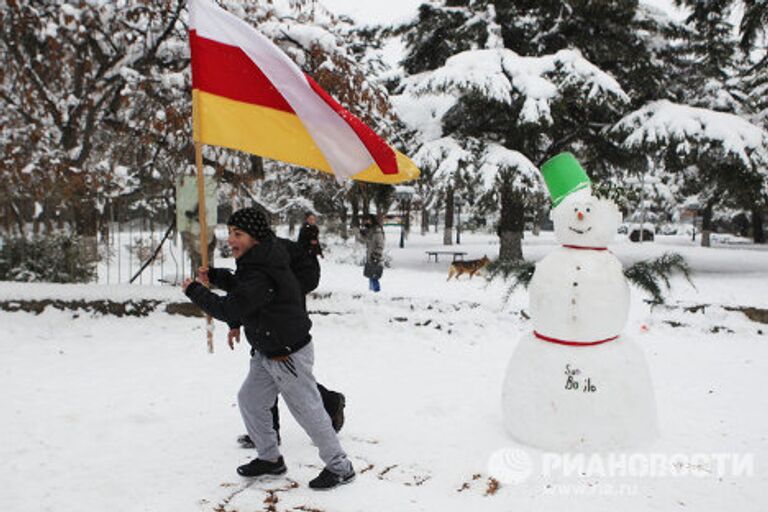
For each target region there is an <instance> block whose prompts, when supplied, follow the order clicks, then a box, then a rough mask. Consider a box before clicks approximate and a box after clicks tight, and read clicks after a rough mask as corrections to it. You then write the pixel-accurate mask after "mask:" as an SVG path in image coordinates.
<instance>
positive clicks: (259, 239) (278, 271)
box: [183, 208, 355, 489]
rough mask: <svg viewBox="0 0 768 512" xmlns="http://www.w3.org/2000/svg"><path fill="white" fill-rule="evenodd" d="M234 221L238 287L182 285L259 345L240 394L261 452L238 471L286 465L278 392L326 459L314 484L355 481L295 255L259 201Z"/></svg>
mask: <svg viewBox="0 0 768 512" xmlns="http://www.w3.org/2000/svg"><path fill="white" fill-rule="evenodd" d="M227 224H228V226H229V238H228V240H227V241H228V243H229V246H230V248H231V249H232V255H233V256H234V258H235V261H236V265H237V270H236V271H235V275H234V279H235V286H234V287H232V288H230V292H229V293H228V294H227V295H226V296H223V297H222V296H219V295H216V294H214V293H212V292H210V291H209V290H208V289H207V288H206V287H205V286H203V284H202V283H201V280H199V279H198V280H195V281H192V280H191V279H188V280H187V281H185V282H184V285H183V287H184V291H185V293H186V295H187V296H188V297H189V298H190V299H191V300H192V302H194V303H195V304H197V305H198V306H199V307H200V308H201V309H202V310H203V311H205V312H206V313H208V314H210V315H211V316H213V317H214V318H216V319H217V320H221V321H223V322H227V323H228V324H230V325H242V326H243V327H244V328H245V336H246V338H247V339H248V342H249V343H250V344H251V347H252V348H251V363H250V371H249V372H248V376H247V377H246V378H245V382H243V385H242V387H241V388H240V392H239V393H238V396H237V399H238V405H239V407H240V413H241V415H242V417H243V421H244V422H245V427H246V430H247V431H248V435H249V436H250V437H251V439H252V440H253V442H254V444H255V445H256V450H257V452H258V457H257V458H255V459H253V460H252V461H251V462H249V463H248V464H245V465H243V466H240V467H238V468H237V472H238V473H239V474H240V475H242V476H246V477H259V476H263V475H282V474H283V473H285V472H286V471H287V468H286V466H285V463H284V461H283V457H282V456H281V455H280V450H279V448H278V443H277V435H276V433H275V430H274V428H273V425H272V414H271V413H270V408H271V407H272V405H273V404H274V403H275V399H276V398H277V395H278V393H279V394H281V395H282V396H283V399H284V400H285V402H286V404H287V405H288V409H289V410H290V411H291V414H293V416H294V417H295V418H296V421H297V422H298V423H299V425H301V427H302V428H303V429H304V431H305V432H306V433H307V434H308V435H309V437H310V438H311V439H312V441H313V442H314V444H315V445H316V446H317V448H318V451H319V452H320V458H321V459H322V460H323V462H324V463H325V468H324V469H323V470H322V472H321V473H320V474H319V475H318V476H317V477H316V478H314V479H313V480H312V481H310V482H309V486H310V487H311V488H313V489H330V488H333V487H336V486H338V485H341V484H346V483H349V482H351V481H352V480H353V479H354V477H355V471H354V469H353V468H352V464H351V463H350V461H349V459H348V458H347V455H346V453H344V450H343V449H342V448H341V444H340V443H339V440H338V438H337V437H336V432H335V431H334V430H333V426H332V425H331V419H330V418H329V417H328V414H327V413H326V411H325V409H324V408H323V402H322V400H321V398H320V393H319V392H318V391H317V385H316V383H315V378H314V376H313V375H312V365H313V363H314V348H313V345H312V336H311V335H310V334H309V330H310V328H311V326H312V322H311V321H310V319H309V316H307V312H306V310H305V309H304V307H303V305H302V293H301V290H300V288H299V283H298V281H297V280H296V278H295V277H294V275H293V273H292V272H291V269H290V267H289V265H288V264H289V258H288V254H287V252H286V251H285V249H283V247H282V246H281V245H280V244H279V243H278V242H277V239H276V238H275V234H274V233H273V232H272V230H271V229H270V228H269V224H268V222H267V218H266V216H265V215H264V214H263V213H261V212H260V211H258V210H256V209H255V208H244V209H242V210H238V211H237V212H235V213H234V214H232V216H231V217H230V219H229V221H228V222H227Z"/></svg>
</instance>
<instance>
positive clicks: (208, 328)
mask: <svg viewBox="0 0 768 512" xmlns="http://www.w3.org/2000/svg"><path fill="white" fill-rule="evenodd" d="M192 118H193V121H192V122H193V126H192V132H193V139H194V142H195V166H196V167H197V212H198V219H199V221H200V262H201V263H200V264H201V265H202V266H203V267H208V220H207V218H206V217H207V216H206V214H205V212H206V210H205V176H204V175H203V143H202V142H200V109H199V108H198V92H197V91H196V90H194V89H193V90H192ZM194 271H195V272H197V269H194ZM206 286H207V285H206ZM205 324H206V325H205V332H206V337H207V340H208V352H209V353H211V354H212V353H213V319H212V318H211V315H206V316H205Z"/></svg>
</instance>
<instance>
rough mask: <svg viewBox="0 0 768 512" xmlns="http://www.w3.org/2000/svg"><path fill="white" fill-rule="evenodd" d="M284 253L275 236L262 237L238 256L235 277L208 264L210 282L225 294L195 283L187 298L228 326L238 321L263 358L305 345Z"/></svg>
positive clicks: (305, 329)
mask: <svg viewBox="0 0 768 512" xmlns="http://www.w3.org/2000/svg"><path fill="white" fill-rule="evenodd" d="M289 261H290V260H289V258H288V253H287V252H286V250H285V248H284V247H283V246H282V245H281V244H280V243H278V241H277V239H276V238H274V237H270V238H267V239H265V240H262V241H261V242H260V243H259V244H257V245H255V246H253V247H252V248H251V249H250V250H249V251H248V252H246V253H245V254H243V255H242V256H241V257H240V259H238V260H237V262H236V263H237V270H236V271H235V273H234V275H233V274H231V273H230V272H229V271H228V270H226V269H215V268H210V269H209V271H208V278H209V280H210V282H211V284H213V285H215V286H218V287H219V288H221V289H223V290H225V291H226V292H227V295H226V296H223V297H222V296H220V295H216V294H215V293H212V292H211V291H209V290H208V289H207V288H206V287H205V286H203V285H201V284H200V283H198V282H193V283H192V284H190V285H189V286H188V287H187V291H186V294H187V296H188V297H189V298H190V299H191V300H192V302H194V303H195V304H197V305H198V306H199V307H200V309H202V310H203V311H205V312H206V313H208V314H209V315H211V316H212V317H214V318H216V319H217V320H221V321H223V322H227V323H228V324H229V325H230V327H237V326H240V325H242V326H243V327H244V328H245V336H246V338H247V339H248V343H250V344H251V346H252V347H253V348H254V349H256V350H258V351H259V352H261V353H262V354H264V355H266V356H268V357H275V356H282V355H288V354H291V353H293V352H296V351H297V350H299V349H300V348H302V347H304V346H305V345H306V344H307V343H309V342H310V341H311V339H312V337H311V336H310V334H309V330H310V328H311V327H312V321H311V320H310V319H309V316H307V312H306V310H305V309H304V306H303V301H302V297H303V295H302V292H301V290H300V288H299V283H298V281H297V280H296V277H295V276H294V275H293V272H292V271H291V269H290V267H289Z"/></svg>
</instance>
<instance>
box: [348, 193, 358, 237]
mask: <svg viewBox="0 0 768 512" xmlns="http://www.w3.org/2000/svg"><path fill="white" fill-rule="evenodd" d="M349 202H350V203H351V205H352V221H351V222H350V227H352V228H353V229H357V228H359V227H360V192H359V191H358V189H357V185H352V188H351V189H350V191H349Z"/></svg>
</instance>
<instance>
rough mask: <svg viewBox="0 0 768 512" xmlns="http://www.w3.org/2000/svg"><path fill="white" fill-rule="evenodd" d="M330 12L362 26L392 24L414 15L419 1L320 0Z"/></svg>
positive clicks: (419, 3)
mask: <svg viewBox="0 0 768 512" xmlns="http://www.w3.org/2000/svg"><path fill="white" fill-rule="evenodd" d="M320 3H322V4H323V5H325V6H326V7H327V8H328V9H329V10H330V11H331V12H333V13H336V14H346V15H348V16H350V17H351V18H353V19H354V20H355V21H357V22H358V23H359V24H361V25H364V24H368V23H393V22H395V21H401V20H405V19H409V18H411V17H412V16H415V15H416V12H417V11H418V9H419V5H421V3H422V1H421V0H383V1H381V0H320Z"/></svg>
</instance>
